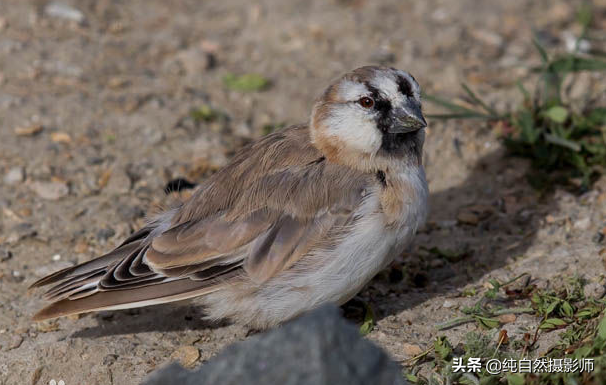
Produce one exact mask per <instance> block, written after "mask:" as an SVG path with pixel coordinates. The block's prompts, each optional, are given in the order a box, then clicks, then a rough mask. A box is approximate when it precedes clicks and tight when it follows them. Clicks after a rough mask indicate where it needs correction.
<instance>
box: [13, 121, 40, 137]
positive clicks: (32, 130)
mask: <svg viewBox="0 0 606 385" xmlns="http://www.w3.org/2000/svg"><path fill="white" fill-rule="evenodd" d="M42 130H43V127H42V125H41V124H32V125H30V126H25V127H17V128H15V134H16V135H17V136H34V135H36V134H39V133H40V132H42Z"/></svg>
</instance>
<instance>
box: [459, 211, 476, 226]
mask: <svg viewBox="0 0 606 385" xmlns="http://www.w3.org/2000/svg"><path fill="white" fill-rule="evenodd" d="M457 220H458V221H459V222H460V223H463V224H466V225H473V226H475V225H477V224H478V223H479V222H480V218H479V217H478V216H477V215H476V214H474V213H472V212H471V211H462V212H460V213H459V215H457Z"/></svg>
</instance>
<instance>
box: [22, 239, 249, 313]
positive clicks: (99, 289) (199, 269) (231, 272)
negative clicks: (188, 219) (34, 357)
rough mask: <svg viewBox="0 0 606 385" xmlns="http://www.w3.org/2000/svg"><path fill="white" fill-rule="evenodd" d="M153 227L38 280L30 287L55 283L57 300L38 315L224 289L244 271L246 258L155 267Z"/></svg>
mask: <svg viewBox="0 0 606 385" xmlns="http://www.w3.org/2000/svg"><path fill="white" fill-rule="evenodd" d="M151 231H152V229H151V227H147V228H145V229H143V230H140V231H138V232H137V233H135V234H133V235H132V236H131V237H129V238H128V239H127V241H126V242H125V243H123V244H121V245H120V246H118V247H117V248H116V249H115V250H113V251H111V252H109V253H107V254H105V255H103V256H101V257H99V258H96V259H93V260H91V261H89V262H86V263H83V264H81V265H78V266H73V267H69V268H67V269H63V270H61V271H58V272H56V273H54V274H51V275H49V276H47V277H44V278H42V279H40V280H38V281H36V282H35V283H34V284H32V285H31V286H30V288H36V287H42V286H47V285H52V286H51V287H50V288H49V289H48V290H47V291H46V293H45V298H46V299H47V300H50V301H54V302H53V303H51V304H50V305H48V306H47V307H45V308H43V309H42V310H40V311H39V312H38V313H37V314H36V315H34V317H33V319H34V320H36V321H39V320H43V319H48V318H56V317H61V316H65V315H70V314H78V313H85V312H91V311H97V310H114V309H126V308H133V307H141V306H147V305H154V304H160V303H165V302H172V301H179V300H183V299H187V298H192V297H196V296H199V295H204V294H206V293H210V292H213V291H215V290H218V289H219V288H220V287H222V286H223V282H224V281H225V280H228V279H230V278H233V277H235V276H236V275H238V274H240V273H241V271H240V270H241V266H242V261H236V262H234V261H232V260H231V259H229V258H227V259H221V258H217V259H216V260H214V261H213V263H201V264H197V265H193V266H183V267H179V268H175V269H168V270H167V271H162V270H159V269H152V268H151V267H150V266H148V265H147V263H146V260H145V255H146V252H147V250H148V249H149V245H150V239H149V238H148V237H149V234H151Z"/></svg>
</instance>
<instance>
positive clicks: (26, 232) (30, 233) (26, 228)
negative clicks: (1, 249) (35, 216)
mask: <svg viewBox="0 0 606 385" xmlns="http://www.w3.org/2000/svg"><path fill="white" fill-rule="evenodd" d="M36 234H37V231H36V230H35V229H34V226H33V225H32V224H31V223H26V222H25V223H19V224H18V225H15V226H14V227H13V228H12V229H11V231H10V232H9V234H8V237H7V238H6V243H8V244H9V245H10V244H14V243H17V242H19V241H20V240H22V239H24V238H29V237H34V236H36Z"/></svg>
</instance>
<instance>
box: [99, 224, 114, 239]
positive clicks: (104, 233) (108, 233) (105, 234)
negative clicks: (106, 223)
mask: <svg viewBox="0 0 606 385" xmlns="http://www.w3.org/2000/svg"><path fill="white" fill-rule="evenodd" d="M115 234H116V232H115V231H114V229H112V228H110V227H107V228H104V229H101V230H99V231H97V239H99V240H100V241H107V240H108V239H109V238H111V237H113V236H114V235H115Z"/></svg>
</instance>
